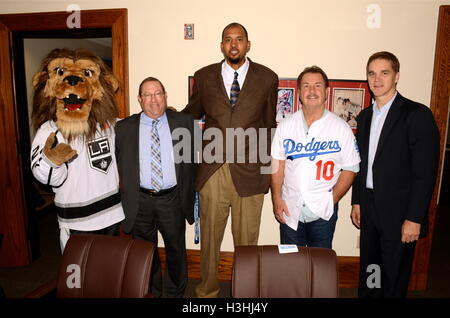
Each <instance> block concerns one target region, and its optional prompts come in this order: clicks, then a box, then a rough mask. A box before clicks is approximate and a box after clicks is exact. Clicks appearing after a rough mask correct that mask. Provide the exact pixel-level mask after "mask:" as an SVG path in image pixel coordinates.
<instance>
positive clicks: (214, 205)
mask: <svg viewBox="0 0 450 318" xmlns="http://www.w3.org/2000/svg"><path fill="white" fill-rule="evenodd" d="M220 47H221V50H222V53H223V55H224V57H225V60H224V61H222V62H220V63H216V64H212V65H209V66H206V67H204V68H202V69H200V70H199V71H197V72H196V73H195V74H194V86H193V94H192V96H191V98H190V100H189V104H188V105H187V106H186V108H185V109H184V110H183V111H184V112H188V113H191V114H192V115H193V116H194V118H196V119H200V118H201V117H202V116H205V128H206V131H208V129H211V128H212V130H210V131H220V132H221V134H222V137H223V138H222V139H223V144H222V145H221V146H222V148H221V149H217V148H220V147H214V148H215V149H214V150H215V152H214V153H212V156H213V157H214V158H213V160H208V159H211V158H207V157H206V156H207V155H208V154H209V153H208V150H210V149H211V148H212V147H211V144H210V142H214V143H217V140H211V141H208V140H203V152H202V154H203V159H204V160H203V161H202V162H201V164H200V167H199V171H198V174H197V179H196V183H195V188H196V190H197V191H199V204H200V220H201V222H200V231H201V249H200V250H201V252H200V271H201V283H200V284H199V285H198V286H197V289H196V293H197V296H199V297H217V296H218V294H219V283H218V279H217V272H218V265H219V252H220V245H221V243H222V239H223V234H224V231H225V226H226V224H227V220H228V215H229V213H230V212H229V211H230V207H231V218H232V234H233V242H234V245H235V246H237V245H256V244H257V243H258V236H259V226H260V221H261V210H262V205H263V200H264V194H265V193H267V192H268V190H269V184H270V171H268V174H263V173H262V171H264V169H261V168H264V166H266V165H270V157H269V153H270V144H271V131H270V130H271V129H272V128H275V127H276V121H275V118H276V103H277V88H278V76H277V75H276V74H275V73H274V72H273V71H271V70H270V69H269V68H267V67H265V66H263V65H261V64H257V63H254V62H253V61H251V60H250V59H249V58H247V57H246V54H247V52H248V51H249V50H250V41H249V40H248V34H247V31H246V29H245V28H244V27H243V26H242V25H240V24H239V23H231V24H229V25H228V26H226V27H225V29H224V30H223V32H222V42H221V44H220ZM264 129H265V132H266V133H264ZM261 132H263V133H261ZM205 133H206V132H205ZM230 133H233V135H230ZM246 133H247V134H248V135H246ZM227 134H228V136H227ZM249 136H253V137H255V138H252V137H249ZM230 137H231V138H230ZM203 139H207V138H203ZM227 139H228V141H229V140H232V141H234V142H233V145H232V146H231V148H230V147H228V148H227ZM237 141H240V142H241V145H243V146H242V147H241V149H237V147H236V146H237V145H238V144H239V142H237ZM228 146H230V145H229V144H228ZM251 149H253V151H255V149H257V151H259V153H258V156H256V157H257V158H255V156H252V153H251ZM261 149H263V150H264V154H262V153H261ZM236 150H237V151H236ZM253 155H254V153H253ZM264 157H265V158H267V161H265V162H263V160H262V159H264ZM253 159H254V160H253ZM267 170H270V169H267Z"/></svg>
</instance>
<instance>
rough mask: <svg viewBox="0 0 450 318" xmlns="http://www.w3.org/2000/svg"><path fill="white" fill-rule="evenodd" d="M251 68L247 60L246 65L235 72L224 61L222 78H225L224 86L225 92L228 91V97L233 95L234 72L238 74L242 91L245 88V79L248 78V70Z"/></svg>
mask: <svg viewBox="0 0 450 318" xmlns="http://www.w3.org/2000/svg"><path fill="white" fill-rule="evenodd" d="M249 66H250V62H249V61H248V59H247V58H245V62H244V64H242V66H241V67H240V68H238V69H237V70H234V69H233V68H232V67H231V66H230V65H229V64H228V63H227V61H223V63H222V78H223V84H224V85H225V90H226V91H227V94H228V97H230V94H231V85H232V84H233V81H234V72H237V73H238V82H239V88H240V89H241V90H242V87H243V86H244V81H245V78H246V77H247V72H248V68H249Z"/></svg>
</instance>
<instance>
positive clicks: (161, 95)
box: [141, 92, 164, 99]
mask: <svg viewBox="0 0 450 318" xmlns="http://www.w3.org/2000/svg"><path fill="white" fill-rule="evenodd" d="M152 96H153V97H155V98H157V99H160V98H162V97H163V96H164V93H163V92H156V93H154V94H150V93H144V94H141V97H142V98H150V97H152Z"/></svg>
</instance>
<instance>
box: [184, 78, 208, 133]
mask: <svg viewBox="0 0 450 318" xmlns="http://www.w3.org/2000/svg"><path fill="white" fill-rule="evenodd" d="M193 88H194V76H192V75H190V76H188V96H189V97H191V95H192V89H193ZM198 125H199V127H200V129H202V130H203V129H205V115H203V117H202V118H201V119H200V120H199V121H198Z"/></svg>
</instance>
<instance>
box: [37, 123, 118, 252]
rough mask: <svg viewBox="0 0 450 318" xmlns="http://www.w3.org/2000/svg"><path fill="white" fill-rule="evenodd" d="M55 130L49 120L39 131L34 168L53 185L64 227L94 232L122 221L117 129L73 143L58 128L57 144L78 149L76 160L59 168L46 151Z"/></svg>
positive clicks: (62, 226)
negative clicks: (115, 146) (116, 140)
mask: <svg viewBox="0 0 450 318" xmlns="http://www.w3.org/2000/svg"><path fill="white" fill-rule="evenodd" d="M98 128H99V127H98ZM56 131H58V128H57V126H56V124H55V122H53V121H47V122H46V123H44V124H43V125H42V126H41V127H40V128H39V130H38V131H37V133H36V136H35V138H34V140H33V144H32V148H31V149H32V150H31V169H32V171H33V175H34V176H35V178H36V179H37V180H39V181H40V182H41V183H43V184H47V185H50V186H52V187H53V191H54V192H55V206H56V210H57V213H58V222H59V227H60V228H61V230H62V229H74V230H79V231H95V230H100V229H103V228H105V227H108V226H110V225H113V224H115V223H117V222H120V221H122V220H123V219H124V218H125V216H124V213H123V209H122V204H121V200H120V192H119V174H118V172H117V163H116V157H115V153H114V142H115V133H114V129H113V128H108V129H105V130H103V131H100V129H98V130H97V132H96V134H95V137H94V139H93V140H88V141H85V140H84V138H83V137H81V136H80V137H78V138H77V139H75V140H73V141H72V142H70V143H68V142H67V140H66V139H65V138H64V137H63V136H62V134H61V133H60V132H59V131H58V132H57V134H56V138H57V140H58V143H68V144H69V145H70V146H71V147H72V148H73V149H74V150H76V151H77V156H76V157H75V158H74V159H72V160H71V161H69V162H66V163H64V164H62V165H61V166H59V167H58V166H56V165H54V164H53V163H52V162H51V161H50V160H49V159H48V158H46V156H45V155H44V153H43V147H44V145H45V142H46V140H47V138H48V136H49V135H50V133H52V132H56ZM66 232H67V231H66ZM63 245H64V244H63Z"/></svg>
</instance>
